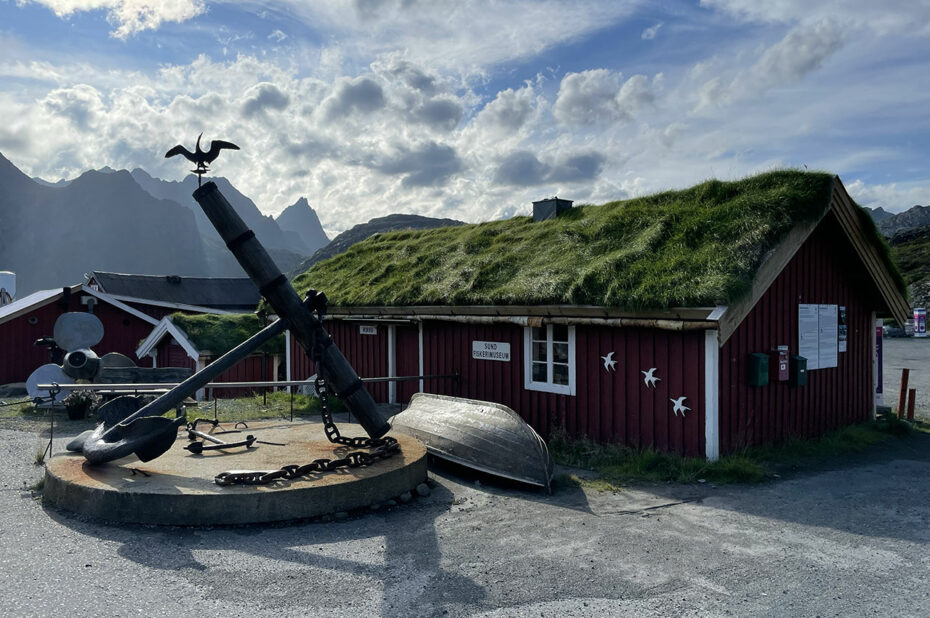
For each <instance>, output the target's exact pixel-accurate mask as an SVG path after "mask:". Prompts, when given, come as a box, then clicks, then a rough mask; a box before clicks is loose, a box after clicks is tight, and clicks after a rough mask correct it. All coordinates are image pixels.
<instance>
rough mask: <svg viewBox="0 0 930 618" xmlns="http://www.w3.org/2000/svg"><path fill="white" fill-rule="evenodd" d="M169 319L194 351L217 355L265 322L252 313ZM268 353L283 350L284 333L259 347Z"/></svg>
mask: <svg viewBox="0 0 930 618" xmlns="http://www.w3.org/2000/svg"><path fill="white" fill-rule="evenodd" d="M171 321H172V322H174V325H175V326H177V327H178V328H180V329H181V330H182V331H184V333H185V334H186V335H187V337H188V338H189V339H190V340H191V343H193V344H194V346H195V347H196V348H197V349H198V350H208V351H210V352H211V353H213V354H215V355H217V356H219V355H222V354H225V353H226V352H229V351H230V350H232V349H233V348H234V347H236V346H237V345H239V344H240V343H242V342H243V341H245V340H246V339H248V338H249V337H251V336H252V335H254V334H255V333H257V332H258V331H260V330H261V329H262V328H263V327H264V326H265V323H264V322H263V321H262V320H260V319H259V318H258V316H257V315H255V314H252V313H236V314H226V315H214V314H209V313H206V314H199V315H188V314H184V313H172V314H171ZM259 351H260V352H267V353H268V354H283V353H284V335H278V336H277V337H274V338H273V339H271V341H268V342H267V343H265V345H263V346H262V347H260V348H259Z"/></svg>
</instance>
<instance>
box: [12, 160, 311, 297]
mask: <svg viewBox="0 0 930 618" xmlns="http://www.w3.org/2000/svg"><path fill="white" fill-rule="evenodd" d="M213 180H214V182H216V183H217V186H218V187H219V188H220V190H221V191H222V192H223V195H224V196H226V198H227V199H228V200H229V202H230V204H231V205H232V206H233V208H234V209H235V210H236V212H237V213H238V214H239V216H241V217H242V219H243V220H244V221H245V223H246V225H248V226H249V227H250V228H251V229H252V230H253V231H254V232H255V234H256V236H257V237H258V238H259V240H261V241H262V243H263V244H264V246H265V248H266V249H268V252H269V254H270V255H271V257H272V258H273V259H274V260H275V262H276V263H277V264H278V266H279V268H281V269H282V270H283V271H285V272H287V271H289V270H292V269H293V268H294V267H295V266H296V265H297V264H298V263H299V262H300V261H301V260H304V259H306V257H307V256H309V255H312V254H313V253H314V252H315V251H316V250H317V249H320V248H321V247H322V246H324V245H326V244H328V242H329V239H328V238H327V237H326V234H325V232H324V231H323V228H322V226H321V225H320V221H319V218H318V217H317V215H316V212H314V210H313V208H311V207H310V204H309V203H308V202H307V200H306V199H303V198H301V199H300V200H298V201H297V202H296V203H295V204H293V205H291V206H289V207H288V208H287V209H285V211H283V212H282V214H281V216H280V217H279V218H278V219H277V220H276V219H275V218H273V217H270V216H265V215H263V214H262V213H261V211H260V210H259V209H258V207H257V206H256V205H255V203H254V202H253V201H252V200H251V199H249V198H248V197H246V196H245V195H243V194H242V193H241V192H239V191H238V190H237V189H236V188H235V187H234V186H233V185H232V184H231V183H230V182H229V181H228V180H226V179H225V178H214V179H213ZM196 188H197V180H196V178H195V177H194V176H193V175H191V176H188V177H187V178H185V179H184V180H182V181H180V182H171V181H165V180H161V179H158V178H154V177H152V176H151V175H149V174H148V173H146V172H145V171H144V170H141V169H134V170H132V172H129V171H126V170H118V171H117V170H112V169H110V168H103V169H101V170H93V171H88V172H85V173H83V174H81V175H80V176H79V177H77V178H75V179H73V180H63V181H58V182H48V181H44V180H42V179H33V178H30V177H29V176H27V175H26V174H24V173H23V172H22V171H20V170H19V169H18V168H17V167H16V166H15V165H14V164H13V163H11V162H10V161H9V160H8V159H6V158H5V157H4V156H3V155H2V154H0V270H11V271H13V272H15V273H16V275H17V296H18V297H20V298H22V297H23V296H25V295H26V294H29V293H31V292H34V291H36V290H39V289H46V288H54V287H59V286H63V285H72V284H74V283H77V282H80V281H83V279H84V273H87V272H90V271H92V270H106V271H113V272H124V273H133V274H152V275H163V274H175V275H188V276H202V277H203V276H209V277H241V276H242V275H243V272H242V268H241V267H240V266H239V265H238V264H237V263H236V261H235V259H234V258H233V257H232V255H231V254H230V253H229V251H228V250H227V249H226V246H225V245H224V243H223V242H222V241H221V240H220V238H219V235H218V234H217V233H216V231H215V230H214V229H213V226H212V225H211V224H210V222H209V221H208V220H207V219H206V217H205V216H204V215H203V213H202V211H201V209H200V207H199V206H198V205H197V203H196V202H195V201H194V200H193V198H192V197H191V194H192V193H193V191H194V189H196ZM285 215H286V216H285Z"/></svg>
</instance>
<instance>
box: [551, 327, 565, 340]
mask: <svg viewBox="0 0 930 618" xmlns="http://www.w3.org/2000/svg"><path fill="white" fill-rule="evenodd" d="M552 340H553V341H568V327H567V326H565V325H564V324H555V325H553V326H552Z"/></svg>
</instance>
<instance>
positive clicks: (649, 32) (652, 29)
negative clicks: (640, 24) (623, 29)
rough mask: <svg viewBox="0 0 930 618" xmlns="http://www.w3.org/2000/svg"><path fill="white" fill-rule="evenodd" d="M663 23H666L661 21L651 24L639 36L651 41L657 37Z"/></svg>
mask: <svg viewBox="0 0 930 618" xmlns="http://www.w3.org/2000/svg"><path fill="white" fill-rule="evenodd" d="M663 25H664V24H663V23H662V22H659V23H657V24H656V25H654V26H649V27H648V28H646V29H645V30H643V33H642V34H641V35H640V37H639V38H641V39H643V40H644V41H651V40H652V39H654V38H656V34H658V33H659V28H661V27H662V26H663Z"/></svg>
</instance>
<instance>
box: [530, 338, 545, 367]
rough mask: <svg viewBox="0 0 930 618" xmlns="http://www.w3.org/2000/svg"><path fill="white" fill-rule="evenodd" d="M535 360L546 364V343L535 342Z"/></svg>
mask: <svg viewBox="0 0 930 618" xmlns="http://www.w3.org/2000/svg"><path fill="white" fill-rule="evenodd" d="M533 360H534V361H539V362H543V363H545V362H546V342H545V341H543V342H542V343H537V342H533Z"/></svg>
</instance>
